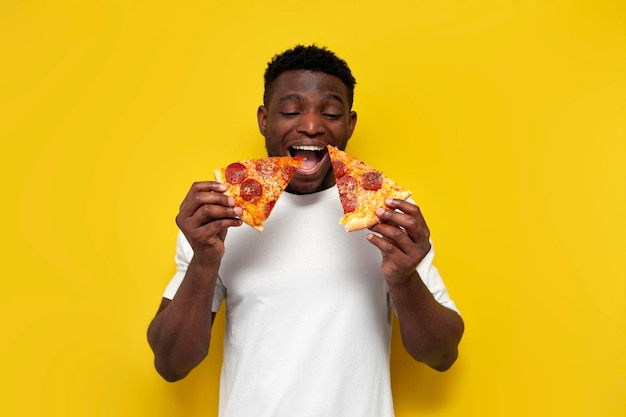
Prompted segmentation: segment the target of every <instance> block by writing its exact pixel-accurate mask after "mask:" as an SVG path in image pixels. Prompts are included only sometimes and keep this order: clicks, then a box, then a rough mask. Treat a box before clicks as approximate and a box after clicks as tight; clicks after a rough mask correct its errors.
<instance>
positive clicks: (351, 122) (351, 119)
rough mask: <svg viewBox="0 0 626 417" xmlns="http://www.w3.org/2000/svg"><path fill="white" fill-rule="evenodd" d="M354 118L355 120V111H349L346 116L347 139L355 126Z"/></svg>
mask: <svg viewBox="0 0 626 417" xmlns="http://www.w3.org/2000/svg"><path fill="white" fill-rule="evenodd" d="M356 120H357V115H356V112H355V111H351V112H350V115H349V116H348V139H350V138H351V137H352V133H353V132H354V129H355V128H356Z"/></svg>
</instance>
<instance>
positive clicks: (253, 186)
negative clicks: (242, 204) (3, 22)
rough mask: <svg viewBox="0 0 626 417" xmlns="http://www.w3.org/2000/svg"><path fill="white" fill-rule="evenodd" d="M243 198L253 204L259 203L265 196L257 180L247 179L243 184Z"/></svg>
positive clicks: (241, 191)
mask: <svg viewBox="0 0 626 417" xmlns="http://www.w3.org/2000/svg"><path fill="white" fill-rule="evenodd" d="M240 193H241V198H243V199H244V200H246V201H249V202H251V203H254V202H255V201H257V200H258V199H259V198H261V196H262V195H263V186H262V185H261V184H260V183H259V182H258V181H257V180H255V179H252V178H250V179H247V180H245V181H244V182H242V183H241V190H240Z"/></svg>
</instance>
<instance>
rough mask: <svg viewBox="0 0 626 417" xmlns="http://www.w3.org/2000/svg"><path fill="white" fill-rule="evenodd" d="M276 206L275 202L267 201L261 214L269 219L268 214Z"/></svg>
mask: <svg viewBox="0 0 626 417" xmlns="http://www.w3.org/2000/svg"><path fill="white" fill-rule="evenodd" d="M275 205H276V200H272V201H268V202H267V205H266V206H265V211H264V212H263V214H264V215H265V217H266V218H267V217H269V215H270V213H271V212H272V209H274V206H275Z"/></svg>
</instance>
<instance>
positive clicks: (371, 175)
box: [328, 145, 411, 232]
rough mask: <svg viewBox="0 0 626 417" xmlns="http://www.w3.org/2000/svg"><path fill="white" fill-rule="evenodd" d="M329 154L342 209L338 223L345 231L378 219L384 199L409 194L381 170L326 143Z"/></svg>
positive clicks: (409, 193)
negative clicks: (378, 212)
mask: <svg viewBox="0 0 626 417" xmlns="http://www.w3.org/2000/svg"><path fill="white" fill-rule="evenodd" d="M328 154H329V155H330V160H331V162H332V164H333V170H334V173H335V179H336V181H337V189H338V190H339V199H340V200H341V206H342V207H343V212H344V216H343V217H342V218H341V219H340V220H339V224H343V225H344V227H345V229H346V231H348V232H352V231H355V230H360V229H365V228H368V227H370V226H373V225H375V224H376V223H378V222H379V221H380V219H379V218H378V216H376V209H377V208H379V207H385V199H387V198H397V199H401V200H406V199H407V198H409V196H410V195H411V192H410V191H408V190H405V189H403V188H402V187H401V186H400V185H398V184H397V183H396V182H394V181H393V180H392V179H390V178H388V177H386V176H385V175H383V174H382V173H381V172H380V171H377V170H376V169H374V168H373V167H371V166H369V165H367V164H366V163H364V162H362V161H360V160H359V159H357V158H355V157H353V156H351V155H348V154H347V153H346V152H344V151H342V150H340V149H338V148H336V147H334V146H331V145H328Z"/></svg>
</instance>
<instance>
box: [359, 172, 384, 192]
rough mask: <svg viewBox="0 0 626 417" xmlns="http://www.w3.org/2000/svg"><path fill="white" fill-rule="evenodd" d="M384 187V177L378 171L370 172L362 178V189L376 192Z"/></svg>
mask: <svg viewBox="0 0 626 417" xmlns="http://www.w3.org/2000/svg"><path fill="white" fill-rule="evenodd" d="M382 186H383V176H382V175H381V173H380V172H378V171H370V172H366V173H365V174H363V176H362V177H361V187H363V188H364V189H366V190H371V191H376V190H380V187H382Z"/></svg>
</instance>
